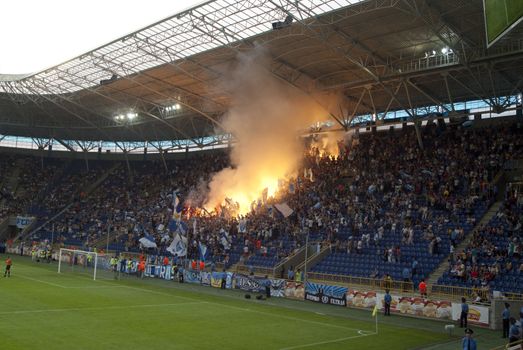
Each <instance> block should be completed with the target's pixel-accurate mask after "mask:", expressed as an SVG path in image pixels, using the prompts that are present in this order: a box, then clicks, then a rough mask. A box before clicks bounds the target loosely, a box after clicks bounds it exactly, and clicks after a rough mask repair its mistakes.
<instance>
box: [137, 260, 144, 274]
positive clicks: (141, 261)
mask: <svg viewBox="0 0 523 350" xmlns="http://www.w3.org/2000/svg"><path fill="white" fill-rule="evenodd" d="M144 273H145V260H140V262H139V263H138V275H139V276H140V278H143V276H144Z"/></svg>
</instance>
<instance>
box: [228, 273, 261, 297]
mask: <svg viewBox="0 0 523 350" xmlns="http://www.w3.org/2000/svg"><path fill="white" fill-rule="evenodd" d="M234 279H235V281H236V288H237V289H241V290H245V291H247V292H252V293H260V292H262V291H265V285H264V284H263V283H264V282H265V281H267V280H266V279H261V278H256V277H254V276H246V275H242V274H237V275H235V276H234Z"/></svg>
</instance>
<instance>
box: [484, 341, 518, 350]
mask: <svg viewBox="0 0 523 350" xmlns="http://www.w3.org/2000/svg"><path fill="white" fill-rule="evenodd" d="M520 349H521V350H523V339H521V340H518V341H516V342H512V343H508V344H505V345H500V346H496V347H495V348H492V349H490V350H520Z"/></svg>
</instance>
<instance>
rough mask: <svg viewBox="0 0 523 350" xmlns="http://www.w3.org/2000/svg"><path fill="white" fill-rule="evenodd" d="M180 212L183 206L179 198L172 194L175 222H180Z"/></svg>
mask: <svg viewBox="0 0 523 350" xmlns="http://www.w3.org/2000/svg"><path fill="white" fill-rule="evenodd" d="M182 210H183V204H182V202H181V201H180V198H178V196H177V195H176V193H173V219H174V220H176V221H180V220H181V219H182Z"/></svg>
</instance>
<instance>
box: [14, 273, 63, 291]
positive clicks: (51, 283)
mask: <svg viewBox="0 0 523 350" xmlns="http://www.w3.org/2000/svg"><path fill="white" fill-rule="evenodd" d="M16 277H22V278H25V279H27V280H30V281H35V282H40V283H45V284H48V285H50V286H53V287H58V288H64V289H65V288H68V287H66V286H62V285H61V284H57V283H53V282H48V281H42V280H39V279H38V278H33V277H27V276H24V275H20V274H17V275H16Z"/></svg>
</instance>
